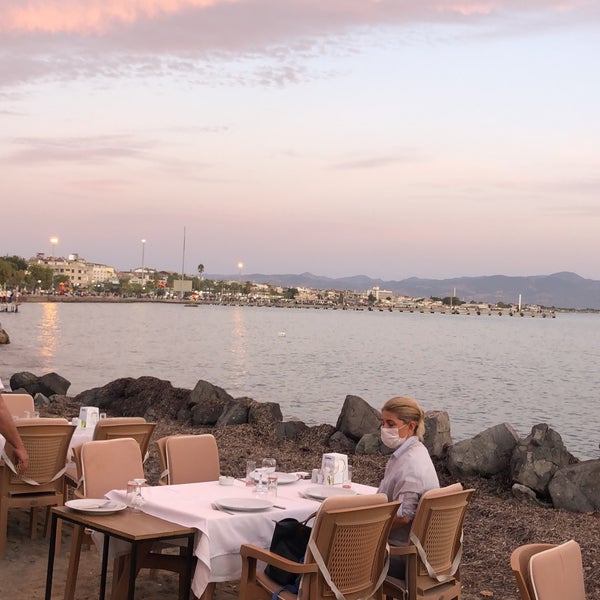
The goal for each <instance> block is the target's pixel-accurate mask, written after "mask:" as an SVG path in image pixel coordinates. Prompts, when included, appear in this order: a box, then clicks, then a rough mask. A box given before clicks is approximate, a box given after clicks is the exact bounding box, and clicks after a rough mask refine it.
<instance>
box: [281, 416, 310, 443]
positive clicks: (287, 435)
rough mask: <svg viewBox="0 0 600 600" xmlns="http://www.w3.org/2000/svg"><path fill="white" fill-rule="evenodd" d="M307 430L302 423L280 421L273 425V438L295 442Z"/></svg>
mask: <svg viewBox="0 0 600 600" xmlns="http://www.w3.org/2000/svg"><path fill="white" fill-rule="evenodd" d="M307 429H308V426H307V425H306V423H304V422H302V421H294V420H292V421H281V422H279V423H277V424H276V425H275V437H276V438H278V439H290V440H296V439H298V437H299V436H300V435H301V434H302V433H303V432H304V431H306V430H307Z"/></svg>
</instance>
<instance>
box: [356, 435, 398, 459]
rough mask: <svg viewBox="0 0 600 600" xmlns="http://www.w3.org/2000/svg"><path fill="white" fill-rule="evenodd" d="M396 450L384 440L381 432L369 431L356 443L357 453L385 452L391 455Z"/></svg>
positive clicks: (384, 453)
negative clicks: (389, 446)
mask: <svg viewBox="0 0 600 600" xmlns="http://www.w3.org/2000/svg"><path fill="white" fill-rule="evenodd" d="M392 452H394V451H393V450H392V448H388V447H387V446H386V445H385V444H384V443H383V442H382V441H381V436H380V435H379V433H367V434H365V435H363V436H362V437H361V438H360V440H359V441H358V444H356V449H355V453H356V454H383V455H389V454H392Z"/></svg>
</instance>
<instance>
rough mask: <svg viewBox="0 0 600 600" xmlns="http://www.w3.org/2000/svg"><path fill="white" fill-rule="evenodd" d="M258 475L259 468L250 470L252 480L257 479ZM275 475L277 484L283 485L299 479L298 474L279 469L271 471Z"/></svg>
mask: <svg viewBox="0 0 600 600" xmlns="http://www.w3.org/2000/svg"><path fill="white" fill-rule="evenodd" d="M259 475H260V469H256V471H252V473H251V476H252V479H254V481H258V477H259ZM273 475H275V477H277V485H285V484H286V483H295V482H296V481H298V479H300V475H298V473H281V472H280V471H275V473H273Z"/></svg>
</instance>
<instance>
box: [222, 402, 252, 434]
mask: <svg viewBox="0 0 600 600" xmlns="http://www.w3.org/2000/svg"><path fill="white" fill-rule="evenodd" d="M252 404H255V402H254V400H252V398H236V399H235V400H231V401H230V402H228V403H227V405H226V406H225V409H224V410H223V412H222V413H221V416H220V417H219V418H218V419H217V422H216V423H215V427H225V426H226V425H243V424H244V423H247V422H248V412H249V410H250V406H252Z"/></svg>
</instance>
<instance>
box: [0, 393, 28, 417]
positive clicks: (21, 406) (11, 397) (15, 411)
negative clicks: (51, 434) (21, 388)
mask: <svg viewBox="0 0 600 600" xmlns="http://www.w3.org/2000/svg"><path fill="white" fill-rule="evenodd" d="M0 396H2V398H3V400H4V403H5V404H6V407H7V408H8V412H9V413H10V414H11V415H12V416H13V417H17V418H19V419H22V418H24V417H26V416H27V413H29V414H30V415H31V416H33V413H34V412H35V404H34V402H33V396H30V395H29V394H0Z"/></svg>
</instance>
